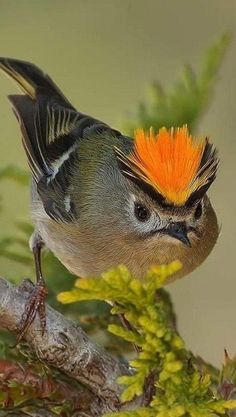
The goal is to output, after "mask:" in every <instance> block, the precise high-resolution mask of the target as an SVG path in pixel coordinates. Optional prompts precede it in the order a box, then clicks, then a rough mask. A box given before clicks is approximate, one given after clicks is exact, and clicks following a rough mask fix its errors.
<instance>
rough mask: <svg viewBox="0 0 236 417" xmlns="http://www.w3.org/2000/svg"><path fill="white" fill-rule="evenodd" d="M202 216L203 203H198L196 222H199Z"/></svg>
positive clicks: (195, 214)
mask: <svg viewBox="0 0 236 417" xmlns="http://www.w3.org/2000/svg"><path fill="white" fill-rule="evenodd" d="M201 215H202V203H198V205H197V208H196V210H195V213H194V217H195V219H196V220H199V219H200V217H201Z"/></svg>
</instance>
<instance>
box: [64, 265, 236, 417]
mask: <svg viewBox="0 0 236 417" xmlns="http://www.w3.org/2000/svg"><path fill="white" fill-rule="evenodd" d="M180 267H181V266H180V264H179V262H177V261H176V262H173V263H172V264H170V265H166V266H159V267H153V268H152V269H151V270H150V271H149V272H148V273H147V275H146V278H145V279H144V280H143V281H140V280H139V279H136V278H135V277H133V276H132V275H131V274H130V272H129V271H128V270H127V268H126V267H125V266H119V267H117V268H116V269H112V270H110V271H108V272H106V273H103V274H102V275H101V279H96V278H94V279H93V278H87V279H80V280H77V281H76V283H75V288H74V289H72V290H71V291H67V292H63V293H61V294H59V295H58V299H59V301H61V302H63V303H71V302H75V301H81V300H93V299H95V300H110V301H112V302H113V304H114V307H113V308H112V310H111V312H112V314H119V315H123V316H124V317H125V319H126V320H128V322H129V323H130V325H131V326H132V330H128V329H124V328H123V327H121V326H120V325H110V326H109V327H108V330H109V331H110V332H112V333H113V334H115V335H116V336H119V337H121V338H122V339H125V340H126V341H128V342H131V343H133V344H135V345H136V346H137V347H138V348H139V353H138V356H137V358H136V359H134V360H132V361H131V362H130V366H131V367H132V368H133V369H134V370H135V373H134V375H132V376H122V377H120V378H119V381H118V382H119V383H120V384H122V385H124V387H125V389H124V391H123V394H122V401H124V402H126V401H131V400H132V399H134V397H135V396H139V395H141V394H142V393H143V392H145V391H146V390H147V388H148V384H149V383H150V381H149V380H150V375H151V377H152V378H153V380H154V385H155V388H156V394H155V395H154V396H153V398H152V400H151V402H150V404H149V405H148V406H147V407H145V408H142V407H141V408H140V409H137V410H135V411H129V412H120V413H118V415H119V417H125V416H127V417H128V416H129V417H135V416H144V417H152V416H153V417H154V416H155V417H180V416H186V417H187V416H188V417H199V416H203V417H210V416H214V415H216V414H218V415H225V413H226V411H227V410H228V409H230V408H233V407H236V401H226V400H224V399H222V398H216V397H215V394H214V393H213V390H212V381H211V376H210V374H208V373H204V374H202V373H201V372H200V371H199V370H198V369H197V367H196V366H194V363H193V361H192V359H191V355H190V353H189V352H188V351H187V349H186V348H185V345H184V342H183V340H182V338H181V337H180V335H179V334H178V332H177V330H176V329H175V326H174V325H173V321H172V320H171V319H170V318H171V314H170V313H171V310H170V306H169V304H168V303H166V302H165V299H164V298H163V296H162V294H161V293H160V289H161V288H162V286H163V285H164V284H165V281H166V279H167V277H169V276H170V275H171V274H173V273H175V272H176V271H177V270H178V269H179V268H180Z"/></svg>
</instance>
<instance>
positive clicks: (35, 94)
mask: <svg viewBox="0 0 236 417" xmlns="http://www.w3.org/2000/svg"><path fill="white" fill-rule="evenodd" d="M0 69H1V70H2V71H3V72H4V73H5V74H6V75H7V76H8V77H10V78H11V79H12V80H14V81H15V82H16V84H17V85H18V87H19V89H20V93H19V94H15V95H9V96H8V97H9V100H10V103H11V105H12V107H13V111H14V113H15V115H16V118H17V120H18V123H19V126H20V130H21V136H22V143H23V147H24V150H25V153H26V156H27V160H28V164H29V168H30V172H31V213H32V220H33V223H34V233H33V235H32V236H31V238H30V248H31V250H32V252H33V255H34V262H35V269H36V285H35V287H34V290H33V291H32V293H31V294H30V295H29V298H28V300H27V301H26V306H25V312H24V314H23V316H22V320H21V322H20V323H19V326H18V331H19V334H20V335H23V334H24V333H25V331H26V330H27V329H28V327H29V326H30V325H31V323H32V322H33V320H34V318H35V315H36V314H37V312H38V314H39V317H40V321H41V326H42V332H44V329H45V325H46V317H45V298H46V295H47V288H46V284H45V280H44V276H43V273H42V267H41V249H42V248H43V246H46V247H47V248H48V249H49V250H50V251H52V252H53V254H54V255H55V256H56V257H57V258H58V259H59V260H60V261H61V263H62V264H63V265H64V266H65V267H66V268H67V269H68V270H69V271H70V272H72V273H73V274H74V275H76V276H78V277H89V276H93V277H99V276H100V275H101V273H102V272H104V271H106V270H108V269H110V268H113V267H115V266H117V265H119V264H124V265H126V266H127V268H128V269H129V270H130V272H131V273H132V274H133V275H134V276H135V277H137V278H138V279H143V278H144V277H145V274H146V272H147V270H148V269H149V268H150V267H151V266H152V265H157V264H158V265H161V264H168V263H170V262H172V261H174V260H177V259H178V260H179V261H180V262H181V264H182V268H181V269H180V270H179V271H178V272H176V273H175V274H174V275H173V276H172V277H171V278H169V280H168V282H171V281H173V280H175V279H178V278H181V277H183V276H185V275H187V274H189V273H190V272H191V271H193V270H194V269H195V268H196V267H198V266H199V265H200V264H201V263H202V262H203V261H204V260H205V259H206V258H207V256H208V255H209V253H210V252H211V251H212V249H213V247H214V245H215V243H216V241H217V238H218V234H219V227H218V222H217V217H216V214H215V211H214V209H213V207H212V205H211V202H210V199H209V197H208V196H207V191H208V189H209V187H210V186H211V184H212V183H213V181H214V180H215V178H216V173H217V168H218V164H219V158H218V152H217V150H216V148H215V147H214V146H213V144H212V143H210V141H209V138H208V137H206V136H204V137H203V138H198V137H195V136H193V135H192V134H191V133H190V132H189V130H188V127H187V125H184V126H180V127H172V128H166V127H162V128H160V129H159V130H158V131H156V132H155V131H154V129H153V128H152V127H150V129H149V130H144V129H142V128H139V129H137V130H135V131H134V135H133V137H130V136H127V135H124V134H122V133H121V132H120V131H118V130H116V129H114V128H112V127H110V126H109V125H108V124H106V123H105V122H102V121H100V120H98V119H96V118H93V117H91V116H89V115H87V114H84V113H82V112H80V111H78V110H77V109H76V108H75V107H74V106H73V105H72V104H71V103H70V101H69V100H68V99H67V98H66V97H65V96H64V94H63V93H62V92H61V90H60V89H59V88H58V86H57V85H56V84H55V83H54V81H53V80H52V79H51V78H50V77H49V76H48V75H47V74H46V73H44V72H43V71H42V70H41V69H40V68H38V67H37V66H36V65H34V64H32V63H30V62H26V61H21V60H17V59H13V58H5V57H2V58H0ZM20 337H21V336H20Z"/></svg>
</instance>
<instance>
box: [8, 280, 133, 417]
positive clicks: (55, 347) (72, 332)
mask: <svg viewBox="0 0 236 417" xmlns="http://www.w3.org/2000/svg"><path fill="white" fill-rule="evenodd" d="M32 287H33V284H32V283H30V282H29V281H24V284H23V285H21V286H20V287H19V288H17V287H15V286H14V285H13V284H11V283H10V282H8V281H6V280H5V279H3V278H0V328H2V329H6V330H9V331H10V332H13V333H14V332H16V326H17V324H18V323H19V321H20V318H21V317H22V314H23V311H24V305H25V301H26V299H27V295H28V293H29V292H30V291H32ZM46 314H47V326H46V331H45V334H44V335H43V336H42V334H41V329H40V323H39V320H38V318H37V317H36V319H35V320H34V322H33V323H32V325H31V326H30V327H29V329H28V331H27V332H26V334H25V340H26V341H27V343H28V344H29V347H30V349H31V350H32V351H33V352H34V353H35V354H36V356H37V357H38V358H39V360H41V361H42V362H43V363H45V364H47V365H49V366H54V367H56V368H57V369H60V370H61V371H63V372H65V373H66V374H67V375H69V376H71V377H73V378H75V379H76V380H78V381H79V382H80V383H82V384H83V385H84V386H86V387H87V388H88V389H89V390H90V391H91V392H92V393H93V396H94V407H95V409H94V410H93V415H100V414H103V413H105V412H110V411H117V410H119V409H120V401H119V396H120V393H121V391H122V388H121V386H120V385H118V384H117V382H116V380H117V378H118V377H119V376H121V375H125V374H126V375H127V374H129V373H130V372H131V371H130V369H129V368H128V366H126V365H124V364H122V363H120V362H119V361H118V360H116V359H114V358H113V357H111V356H110V355H109V354H108V353H106V352H105V351H104V350H103V349H102V348H101V347H99V346H97V345H96V344H95V343H93V342H92V341H91V340H90V339H89V337H88V336H87V335H86V333H85V332H84V331H83V330H82V329H81V328H80V327H79V326H78V325H76V324H75V323H73V322H71V321H69V320H68V319H66V318H65V317H64V316H63V315H62V314H60V313H59V312H57V311H56V310H54V309H52V308H51V307H50V306H47V307H46ZM95 404H96V405H95Z"/></svg>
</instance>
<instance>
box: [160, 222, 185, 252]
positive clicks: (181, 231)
mask: <svg viewBox="0 0 236 417" xmlns="http://www.w3.org/2000/svg"><path fill="white" fill-rule="evenodd" d="M165 232H166V233H167V234H168V235H170V236H172V237H174V238H175V239H178V240H180V242H182V243H183V244H184V245H186V246H188V247H190V248H191V246H192V245H191V242H190V240H189V238H188V229H187V227H186V224H185V222H173V223H170V224H169V226H168V227H167V228H166V229H165Z"/></svg>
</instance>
